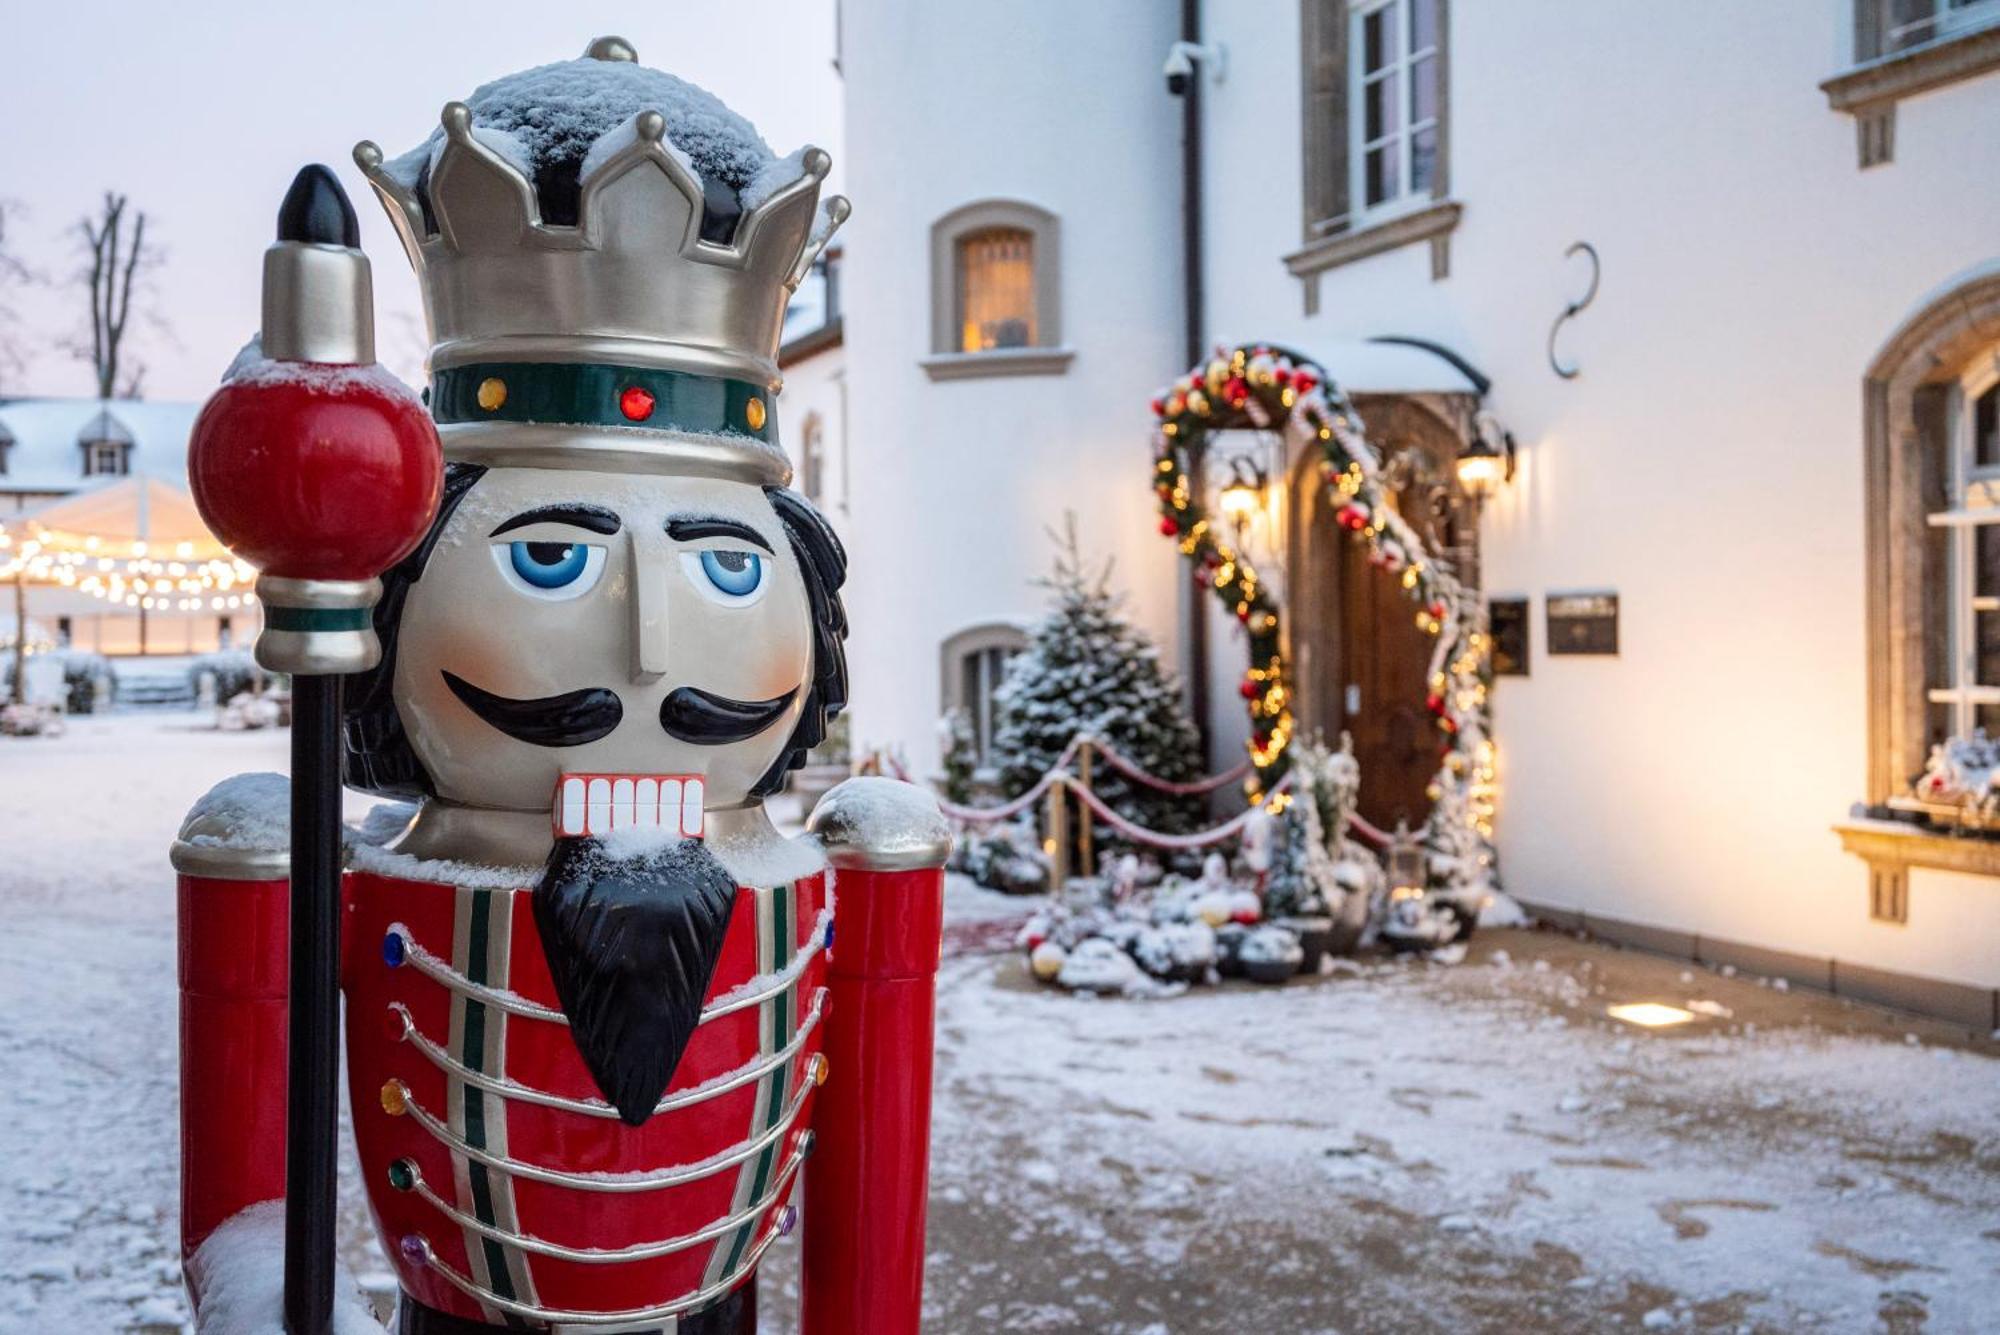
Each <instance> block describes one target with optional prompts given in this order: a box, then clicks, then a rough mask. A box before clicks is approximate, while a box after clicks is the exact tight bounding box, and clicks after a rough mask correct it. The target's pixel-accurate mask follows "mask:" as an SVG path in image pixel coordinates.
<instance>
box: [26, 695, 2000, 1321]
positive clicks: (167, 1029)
mask: <svg viewBox="0 0 2000 1335" xmlns="http://www.w3.org/2000/svg"><path fill="white" fill-rule="evenodd" d="M202 722H203V721H202V720H200V719H197V718H193V717H191V716H162V715H149V716H137V717H117V718H112V719H108V720H104V719H96V720H93V719H79V720H76V721H75V723H74V725H73V728H72V730H71V732H70V733H69V735H68V736H66V737H64V738H62V739H59V740H54V741H39V740H23V741H16V740H5V741H0V1071H4V1072H5V1076H4V1079H0V1331H4V1332H64V1335H71V1333H76V1335H90V1333H91V1332H99V1331H105V1332H111V1331H122V1330H143V1329H156V1330H172V1329H175V1328H176V1326H177V1324H178V1321H179V1319H180V1315H181V1306H180V1299H179V1295H178V1288H177V1286H178V1274H177V1268H176V1265H175V1263H174V1256H173V1237H174V1233H175V1227H176V1226H175V1222H174V1198H175V1193H176V1185H175V1166H174V1164H175V1148H176V1147H175V1139H176V1129H175V1126H176V1115H177V1114H176V1109H175V1088H174V1079H175V1078H174V1045H175V1020H174V966H173V952H174V943H173V896H172V880H171V874H170V873H169V871H168V869H167V867H166V863H165V850H166V847H167V844H168V843H169V842H170V841H171V839H172V837H173V833H174V829H175V827H176V826H177V824H178V822H179V818H180V814H181V812H182V811H183V810H184V809H185V808H186V806H187V804H188V803H189V802H190V801H191V800H192V799H193V798H194V797H195V796H197V795H198V794H199V793H200V792H201V791H203V790H204V789H205V788H206V787H207V786H208V785H209V784H210V783H212V782H213V781H214V780H216V779H218V778H221V777H223V776H224V775H227V774H230V773H234V772H237V771H240V770H245V769H271V768H282V766H283V763H284V755H285V737H284V735H283V734H267V735H260V734H217V733H214V732H209V731H202V730H200V725H201V723H202ZM950 903H951V917H952V919H953V925H952V928H951V931H952V940H953V942H954V943H955V946H956V948H957V949H960V950H971V949H976V948H977V946H978V943H979V941H980V940H981V938H982V929H981V927H980V923H981V922H982V921H984V922H988V923H991V922H993V921H995V920H1000V921H1002V922H1003V923H1004V919H1005V918H1006V917H1008V916H1011V915H1012V914H1014V913H1015V912H1017V911H1018V909H1017V906H1016V905H1015V904H1014V903H1012V902H1010V901H1005V900H1000V899H998V898H997V897H994V896H989V895H986V894H984V893H983V892H980V891H977V890H975V889H972V888H971V887H969V886H965V885H962V884H961V885H954V887H953V888H952V894H951V900H950ZM1002 930H1003V931H1004V927H1003V928H1002ZM984 935H986V936H987V937H990V936H991V935H992V933H991V931H990V930H988V931H986V932H985V933H984ZM1625 1000H1653V1001H1665V1002H1670V1003H1672V1004H1676V1005H1686V1004H1687V1003H1688V1002H1690V1001H1696V1002H1700V1003H1702V1009H1704V1010H1707V1011H1712V1012H1714V1013H1712V1014H1704V1015H1703V1017H1702V1018H1701V1019H1700V1020H1699V1021H1698V1022H1697V1023H1695V1024H1691V1025H1687V1026H1684V1027H1682V1028H1679V1029H1674V1030H1665V1031H1657V1032H1649V1031H1640V1030H1635V1029H1631V1028H1628V1027H1626V1026H1623V1025H1619V1024H1617V1023H1615V1022H1613V1021H1610V1020H1608V1019H1606V1018H1605V1017H1604V1015H1603V1008H1604V1006H1605V1004H1606V1003H1607V1002H1610V1001H1625ZM939 1043H940V1053H941V1057H940V1063H939V1089H938V1100H939V1102H938V1123H937V1135H936V1140H935V1145H936V1148H935V1152H934V1157H933V1183H934V1198H933V1206H932V1230H931V1247H932V1267H931V1274H930V1280H929V1304H930V1307H931V1317H930V1321H929V1323H928V1324H929V1328H930V1329H932V1330H936V1331H940V1332H950V1333H953V1335H956V1333H957V1332H984V1331H990V1330H1021V1331H1059V1332H1104V1333H1105V1335H1169V1333H1171V1335H1182V1333H1184V1332H1210V1331H1213V1332H1224V1331H1228V1332H1242V1331H1257V1332H1260V1333H1265V1332H1268V1333H1269V1335H1289V1333H1293V1332H1297V1333H1298V1335H1306V1333H1308V1332H1332V1331H1340V1332H1365V1331H1462V1330H1537V1331H1541V1330H1554V1331H1598V1330H1617V1329H1630V1330H1643V1329H1682V1330H1691V1329H1721V1330H1737V1329H1746V1330H1758V1331H1792V1330H1828V1331H1850V1330H1852V1331H1866V1330H1891V1331H1899V1332H1907V1331H1917V1330H1924V1331H1951V1332H1958V1331H1975V1330H1982V1329H1985V1330H1991V1329H1994V1323H1993V1318H1992V1313H1993V1312H1995V1311H1996V1310H2000V1061H1996V1060H1994V1057H1993V1052H1994V1046H1993V1045H1992V1044H1990V1043H1978V1044H1974V1045H1968V1044H1966V1043H1965V1042H1964V1041H1963V1040H1962V1036H1956V1035H1953V1034H1951V1033H1950V1031H1948V1030H1946V1029H1944V1028H1943V1027H1941V1026H1933V1025H1927V1024H1923V1023H1919V1022H1913V1021H1903V1020H1895V1019H1891V1018H1888V1017H1884V1016H1881V1015H1878V1014H1876V1013H1874V1012H1869V1011H1866V1010H1863V1009H1858V1008H1853V1007H1849V1006H1846V1005H1844V1004H1842V1003H1839V1002H1835V1001H1832V1000H1830V999H1827V998H1822V997H1811V996H1807V995H1804V994H1802V993H1797V992H1794V993H1780V992H1778V991H1775V990H1773V989H1770V988H1766V987H1761V986H1758V985H1756V984H1755V983H1753V982H1751V981H1749V980H1745V979H1727V978H1721V977H1717V976H1715V975H1711V974H1708V973H1705V972H1700V971H1693V972H1690V971H1687V970H1684V969H1683V968H1682V966H1680V965H1677V964H1673V963H1670V962H1667V961H1662V960H1654V959H1649V958H1647V957H1644V956H1638V955H1631V954H1623V953H1619V952H1615V951H1609V950H1604V949H1601V948H1598V947H1595V946H1588V945H1583V944H1579V943H1576V942H1572V941H1569V940H1567V939H1565V938H1562V937H1558V936H1552V935H1545V934H1533V933H1525V932H1510V933H1489V934H1486V935H1483V936H1482V937H1481V938H1480V941H1479V943H1478V945H1477V947H1476V948H1475V950H1474V951H1473V954H1472V957H1471V958H1470V959H1469V960H1468V961H1467V962H1466V963H1464V964H1462V965H1460V966H1458V967H1456V968H1443V967H1437V966H1429V965H1411V966H1403V965H1396V964H1387V963H1383V964H1375V963H1369V964H1365V965H1364V966H1362V967H1360V968H1357V969H1354V970H1352V971H1350V972H1343V973H1341V974H1339V975H1336V976H1334V977H1332V978H1329V979H1325V980H1321V981H1317V982H1311V983H1301V984H1295V985H1293V986H1291V987H1287V988H1284V989H1280V990H1275V991H1266V990H1258V989H1252V988H1248V987H1231V988H1227V989H1223V990H1219V991H1206V992H1196V993H1193V994H1190V995H1188V996H1185V997H1180V998H1176V999H1171V1000H1166V1001H1157V1002H1126V1001H1091V1000H1084V999H1079V998H1074V997H1069V996H1064V995H1058V994H1055V993H1052V992H1048V991H1044V990H1041V989H1038V988H1036V987H1035V986H1034V985H1033V984H1032V983H1030V982H1028V981H1027V980H1026V978H1025V977H1024V976H1023V973H1022V970H1021V968H1020V965H1019V962H1018V961H1017V960H1016V959H1015V958H1014V956H1013V955H1011V954H999V955H981V954H961V955H959V956H958V957H956V958H954V959H952V960H951V961H949V962H948V963H947V965H946V971H945V976H944V979H943V989H942V996H941V1002H940V1012H939ZM354 1194H355V1193H353V1192H352V1191H350V1192H349V1195H350V1197H352V1196H354ZM349 1204H350V1205H351V1206H353V1207H355V1208H353V1209H351V1210H350V1212H349V1215H348V1218H349V1221H350V1232H351V1233H353V1234H354V1235H355V1236H353V1237H351V1238H350V1240H349V1246H350V1250H351V1252H352V1253H353V1254H354V1255H356V1256H361V1255H365V1240H364V1239H363V1237H362V1236H360V1234H361V1231H362V1228H363V1224H362V1218H363V1215H362V1212H361V1211H360V1209H359V1208H358V1205H359V1202H358V1200H350V1202H349ZM775 1256H776V1258H777V1259H776V1260H775V1262H774V1263H773V1264H772V1265H771V1268H770V1274H769V1275H768V1277H767V1281H766V1295H767V1326H768V1328H769V1329H772V1330H780V1329H784V1328H785V1325H786V1323H785V1322H784V1320H783V1316H784V1310H783V1309H784V1305H785V1298H786V1297H787V1295H788V1291H789V1289H790V1284H789V1276H790V1272H791V1271H792V1270H793V1269H794V1262H795V1257H794V1256H793V1255H792V1254H790V1253H789V1252H788V1251H786V1250H784V1249H781V1250H780V1251H779V1252H778V1253H776V1254H775ZM1981 1313H1985V1314H1986V1315H1984V1316H1982V1315H1981Z"/></svg>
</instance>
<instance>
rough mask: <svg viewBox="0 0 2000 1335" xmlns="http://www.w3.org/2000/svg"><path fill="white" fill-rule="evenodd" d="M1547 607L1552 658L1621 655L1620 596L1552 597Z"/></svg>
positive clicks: (1598, 594)
mask: <svg viewBox="0 0 2000 1335" xmlns="http://www.w3.org/2000/svg"><path fill="white" fill-rule="evenodd" d="M1546 604H1547V607H1548V617H1549V626H1548V639H1549V653H1550V654H1551V655H1553V654H1615V653H1617V652H1618V595H1617V594H1615V593H1552V594H1550V595H1549V596H1548V598H1547V599H1546Z"/></svg>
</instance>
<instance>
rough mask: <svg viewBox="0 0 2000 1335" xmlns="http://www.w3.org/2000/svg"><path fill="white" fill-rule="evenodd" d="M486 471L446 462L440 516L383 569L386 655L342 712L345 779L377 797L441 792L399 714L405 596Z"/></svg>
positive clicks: (379, 612) (359, 679) (379, 608)
mask: <svg viewBox="0 0 2000 1335" xmlns="http://www.w3.org/2000/svg"><path fill="white" fill-rule="evenodd" d="M485 475H486V469H485V468H484V467H483V466H482V465H480V464H465V463H447V464H446V465H445V466H444V492H443V494H442V495H441V496H440V497H439V499H438V509H437V518H435V519H433V520H431V527H430V531H429V532H428V533H426V534H424V540H423V541H422V542H420V543H418V544H417V549H416V550H415V551H413V552H411V553H410V554H409V555H408V556H406V557H404V558H403V559H402V560H400V561H398V562H397V563H396V564H395V565H393V566H391V567H390V568H389V569H388V570H385V571H383V572H382V597H381V599H380V600H379V601H377V602H376V604H375V638H376V639H378V640H380V641H381V642H382V658H381V661H380V662H378V663H376V664H375V666H374V667H372V668H370V669H369V670H368V671H366V672H355V673H351V674H349V675H348V677H347V681H346V687H345V693H344V695H343V697H342V703H341V711H340V743H341V745H340V751H341V780H342V782H344V783H345V784H346V785H347V786H348V787H349V788H358V789H360V790H361V791H362V792H364V793H373V794H375V795H376V796H377V797H430V796H432V795H434V794H435V793H436V791H437V789H436V788H435V787H433V786H432V784H431V776H430V775H429V773H427V772H426V771H425V769H424V767H423V764H422V763H421V762H420V761H418V759H417V753H416V750H415V748H413V747H412V746H411V745H410V738H409V734H407V733H406V732H404V731H403V717H402V715H400V714H398V713H397V712H396V701H395V697H394V694H393V692H394V690H395V685H396V641H397V633H398V632H399V631H400V630H401V629H402V625H403V600H404V599H406V598H408V597H409V594H410V586H411V585H412V584H415V583H416V582H417V580H418V579H419V578H421V577H422V575H423V573H424V566H425V565H426V564H428V563H429V561H430V559H431V552H432V551H433V550H434V549H435V548H436V547H437V544H438V538H439V537H441V536H443V534H444V526H445V525H446V524H447V523H449V522H450V520H451V516H452V514H453V512H454V511H456V510H457V509H458V503H459V502H460V501H462V500H464V499H465V494H466V493H467V492H469V491H471V490H472V484H473V483H475V482H477V481H479V479H480V478H482V477H484V476H485Z"/></svg>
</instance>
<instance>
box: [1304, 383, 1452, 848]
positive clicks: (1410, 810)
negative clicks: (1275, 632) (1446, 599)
mask: <svg viewBox="0 0 2000 1335" xmlns="http://www.w3.org/2000/svg"><path fill="white" fill-rule="evenodd" d="M1362 420H1363V421H1364V422H1366V423H1367V424H1368V428H1369V436H1370V438H1371V439H1372V440H1374V441H1375V442H1376V443H1377V445H1378V448H1380V449H1381V450H1382V452H1383V455H1384V458H1385V459H1387V460H1388V461H1389V464H1388V466H1387V467H1386V468H1385V470H1384V471H1385V476H1386V477H1387V478H1388V479H1389V480H1390V481H1391V482H1392V483H1393V484H1394V486H1395V490H1394V495H1395V497H1396V502H1397V509H1398V511H1399V513H1401V515H1402V516H1403V518H1404V519H1405V520H1406V521H1408V522H1409V524H1410V526H1411V527H1412V528H1414V529H1415V530H1416V531H1417V533H1418V534H1419V536H1421V537H1422V538H1423V540H1424V541H1425V542H1426V543H1427V544H1429V545H1430V547H1431V550H1432V551H1433V552H1437V553H1443V554H1446V555H1448V556H1449V557H1452V558H1455V559H1454V561H1453V564H1454V565H1455V566H1459V567H1460V568H1464V566H1465V565H1466V563H1467V560H1468V558H1470V557H1471V556H1472V554H1471V553H1469V552H1466V551H1462V550H1460V549H1459V548H1458V546H1457V545H1456V544H1457V540H1458V538H1459V537H1460V533H1461V528H1462V526H1461V524H1460V523H1459V522H1458V521H1459V518H1460V516H1459V509H1460V507H1461V502H1462V500H1463V498H1462V497H1461V496H1459V495H1458V493H1457V488H1456V482H1455V479H1454V476H1453V470H1452V465H1451V461H1452V459H1453V458H1454V457H1455V454H1456V442H1455V438H1454V437H1453V436H1452V435H1451V434H1450V428H1449V427H1448V426H1446V425H1445V423H1444V422H1442V421H1441V420H1439V419H1438V417H1437V416H1436V415H1435V414H1433V413H1432V412H1430V411H1427V410H1425V409H1422V408H1419V407H1418V406H1417V405H1414V404H1411V403H1409V402H1408V401H1407V400H1402V401H1390V402H1381V401H1378V402H1377V403H1375V404H1372V405H1366V406H1364V408H1363V411H1362ZM1378 423H1379V424H1380V425H1379V427H1378ZM1319 485H1320V484H1319V482H1318V473H1317V471H1316V470H1310V469H1302V470H1301V472H1300V474H1299V476H1298V477H1297V478H1296V479H1295V483H1294V489H1293V497H1294V504H1295V506H1296V507H1297V508H1296V509H1295V510H1294V511H1293V513H1294V514H1295V515H1296V516H1297V520H1298V528H1297V529H1296V530H1295V532H1294V540H1293V544H1292V547H1291V561H1292V570H1293V572H1294V576H1293V579H1292V583H1291V587H1292V590H1293V596H1294V604H1293V605H1294V607H1295V609H1296V610H1295V614H1294V620H1293V626H1292V636H1293V644H1294V656H1295V658H1296V659H1297V670H1298V673H1299V676H1300V685H1301V687H1302V688H1303V689H1302V690H1301V692H1300V699H1299V705H1300V710H1299V712H1300V714H1301V717H1302V719H1303V721H1304V723H1305V726H1306V727H1307V729H1308V730H1313V729H1316V730H1318V731H1319V732H1320V733H1321V734H1322V735H1323V736H1324V737H1325V739H1326V742H1327V744H1328V745H1329V746H1332V745H1337V744H1338V743H1339V739H1340V734H1341V733H1342V732H1343V731H1345V732H1346V733H1347V734H1348V735H1349V736H1350V737H1352V738H1353V741H1354V755H1355V759H1356V760H1358V761H1359V762H1360V765H1361V794H1360V801H1359V805H1360V811H1361V815H1362V817H1363V819H1365V820H1368V821H1369V822H1371V823H1373V824H1375V825H1377V826H1379V827H1381V828H1383V829H1394V828H1395V825H1396V821H1397V820H1398V819H1403V820H1407V821H1408V822H1409V823H1410V825H1411V827H1412V828H1414V827H1416V826H1417V825H1420V824H1422V822H1423V820H1424V818H1425V817H1426V816H1427V815H1429V813H1430V808H1431V802H1430V798H1429V796H1428V794H1427V792H1426V790H1427V789H1428V788H1429V786H1430V782H1431V779H1432V778H1433V777H1435V775H1436V773H1437V767H1438V761H1439V757H1440V755H1441V753H1442V751H1443V746H1444V738H1443V734H1441V733H1440V732H1439V731H1438V729H1437V727H1436V724H1435V723H1434V721H1433V720H1432V718H1431V715H1430V711H1429V710H1428V709H1426V708H1425V706H1424V700H1425V698H1426V697H1427V696H1428V695H1429V694H1430V682H1429V672H1430V660H1431V653H1432V651H1433V650H1434V649H1435V647H1436V644H1437V641H1436V640H1435V639H1434V638H1433V637H1432V636H1430V635H1429V634H1427V633H1426V632H1424V631H1423V630H1421V629H1419V628H1418V626H1417V624H1416V616H1417V610H1418V609H1417V604H1416V602H1415V601H1414V600H1413V599H1412V598H1411V597H1410V595H1409V594H1408V593H1407V592H1406V591H1405V590H1404V589H1403V587H1402V582H1401V578H1400V576H1399V575H1397V574H1394V573H1391V572H1389V571H1386V570H1381V569H1378V568H1377V567H1375V566H1374V565H1373V564H1371V563H1370V561H1369V552H1370V549H1369V547H1368V544H1367V543H1366V542H1365V541H1363V540H1362V539H1360V538H1358V537H1356V536H1355V535H1354V534H1352V533H1349V532H1347V531H1346V530H1345V529H1342V528H1341V527H1340V525H1339V524H1338V523H1337V522H1335V520H1334V517H1333V516H1334V506H1333V505H1332V504H1330V503H1327V502H1326V501H1325V499H1324V498H1323V497H1322V496H1321V495H1319V494H1318V493H1317V488H1318V486H1319Z"/></svg>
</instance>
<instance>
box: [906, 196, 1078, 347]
mask: <svg viewBox="0 0 2000 1335" xmlns="http://www.w3.org/2000/svg"><path fill="white" fill-rule="evenodd" d="M1060 260H1061V257H1060V253H1059V246H1058V236H1057V226H1056V217H1055V215H1054V214H1052V213H1050V212H1048V211H1047V210H1046V209H1039V208H1036V207H1035V206H1034V205H1032V204H1024V203H1021V202H1019V201H1014V200H998V199H990V200H982V201H981V202H979V203H976V204H967V205H965V206H963V207H961V208H957V209H954V210H952V211H951V212H950V213H948V214H946V215H945V216H944V217H942V218H940V219H938V220H937V222H935V223H933V224H932V225H931V354H932V355H931V356H930V357H928V358H926V359H925V360H924V369H925V370H926V371H928V372H929V373H930V375H931V378H932V379H934V380H943V379H952V378H957V377H963V376H980V375H1044V374H1049V373H1052V372H1059V371H1061V370H1062V369H1063V368H1064V367H1066V366H1068V365H1069V361H1070V358H1071V356H1072V354H1071V352H1070V350H1069V349H1067V348H1065V347H1063V346H1062V319H1061V310H1060V308H1059V296H1060V290H1061V289H1060V282H1059V272H1058V269H1059V265H1060Z"/></svg>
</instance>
